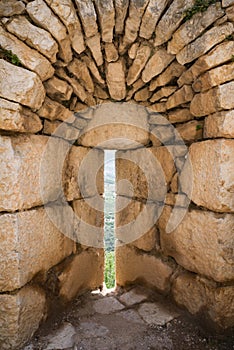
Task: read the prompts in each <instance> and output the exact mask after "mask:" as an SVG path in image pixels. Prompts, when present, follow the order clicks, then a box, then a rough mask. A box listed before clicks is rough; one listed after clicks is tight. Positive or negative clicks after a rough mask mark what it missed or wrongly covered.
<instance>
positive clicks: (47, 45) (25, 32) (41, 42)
mask: <svg viewBox="0 0 234 350" xmlns="http://www.w3.org/2000/svg"><path fill="white" fill-rule="evenodd" d="M7 30H8V31H9V32H11V33H12V34H14V35H16V36H17V37H18V38H19V39H21V40H22V41H24V42H25V43H26V44H27V45H29V46H31V47H33V48H34V49H36V50H37V51H39V52H40V53H42V54H43V55H44V56H46V57H47V58H48V59H49V60H50V61H51V62H52V63H54V62H56V55H57V52H58V45H57V43H56V41H55V40H54V39H53V38H52V36H51V35H50V33H48V32H47V31H46V30H44V29H42V28H39V27H37V26H34V25H33V24H32V23H30V22H29V21H28V20H27V18H26V17H23V16H19V17H15V18H13V19H12V21H11V22H10V23H9V24H7Z"/></svg>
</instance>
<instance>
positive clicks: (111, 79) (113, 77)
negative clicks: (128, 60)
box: [106, 60, 126, 101]
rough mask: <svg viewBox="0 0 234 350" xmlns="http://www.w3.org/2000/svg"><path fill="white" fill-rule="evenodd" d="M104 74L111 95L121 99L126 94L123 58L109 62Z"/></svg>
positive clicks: (118, 99) (115, 98)
mask: <svg viewBox="0 0 234 350" xmlns="http://www.w3.org/2000/svg"><path fill="white" fill-rule="evenodd" d="M106 74H107V85H108V89H109V92H110V95H111V97H112V98H113V99H114V100H117V101H121V100H123V99H124V98H125V96H126V86H125V66H124V62H123V60H119V61H117V62H113V63H109V64H108V66H107V73H106Z"/></svg>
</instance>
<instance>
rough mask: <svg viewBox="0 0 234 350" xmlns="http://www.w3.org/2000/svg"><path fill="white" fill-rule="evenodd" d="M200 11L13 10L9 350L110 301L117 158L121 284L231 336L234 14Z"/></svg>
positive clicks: (6, 260) (57, 4)
mask: <svg viewBox="0 0 234 350" xmlns="http://www.w3.org/2000/svg"><path fill="white" fill-rule="evenodd" d="M94 3H95V4H94ZM194 3H195V2H194V1H188V0H186V1H185V0H174V1H161V2H159V3H158V4H157V5H155V2H154V1H148V0H143V1H140V2H139V1H137V0H131V1H122V0H118V1H117V0H115V1H112V0H110V1H104V0H100V1H96V0H95V1H91V0H85V1H79V0H74V1H73V0H63V1H60V0H53V1H51V0H33V1H16V0H10V1H9V0H7V1H6V0H3V1H2V2H1V4H0V17H1V27H0V42H1V48H0V169H1V171H0V242H1V244H0V263H1V274H0V329H1V332H0V347H1V349H19V348H20V347H21V346H23V344H24V343H25V342H26V341H27V340H28V339H29V338H30V337H31V336H32V335H33V333H34V332H35V331H36V330H37V328H38V327H39V325H40V323H41V322H43V320H45V318H46V316H47V315H48V314H49V312H50V308H49V303H48V300H51V298H52V299H53V298H54V299H56V300H60V301H61V302H64V303H65V302H68V301H70V300H72V298H74V297H75V296H77V295H79V294H81V293H83V292H85V291H88V290H93V289H96V288H101V286H102V284H103V269H104V248H103V237H104V235H103V220H104V215H103V208H104V199H103V192H104V188H103V183H104V179H103V162H104V150H105V149H116V150H117V152H116V181H117V189H116V192H117V199H116V211H117V212H116V238H117V246H116V284H117V285H118V286H123V287H124V286H127V285H129V284H144V285H147V286H148V287H149V288H152V289H155V290H157V291H159V292H160V293H162V294H164V295H167V296H170V297H171V298H172V299H173V300H174V301H175V302H176V303H177V304H178V305H179V306H181V307H184V308H186V309H187V310H188V311H189V312H190V313H191V314H193V315H205V316H206V317H205V319H206V320H208V321H209V324H210V323H211V324H212V325H213V326H214V327H215V328H216V329H219V330H221V331H224V330H226V329H228V328H229V327H233V326H234V298H233V295H234V284H233V282H234V265H233V257H234V253H233V247H234V231H233V227H234V214H233V212H234V201H233V198H234V197H233V192H234V178H233V173H234V172H233V168H234V163H233V152H234V140H233V137H234V122H233V119H234V118H233V117H234V114H233V107H234V82H233V78H234V75H233V72H234V70H233V53H234V41H233V35H234V34H233V30H234V26H233V25H234V16H233V13H234V1H232V0H228V1H227V0H226V1H225V0H223V1H217V2H215V3H214V4H211V5H210V6H207V10H206V11H204V12H197V13H195V14H194V15H193V16H192V17H191V18H189V16H186V13H190V12H191V11H187V10H190V9H192V8H193V6H194ZM68 9H69V11H68ZM186 11H187V12H186Z"/></svg>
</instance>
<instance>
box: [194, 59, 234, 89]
mask: <svg viewBox="0 0 234 350" xmlns="http://www.w3.org/2000/svg"><path fill="white" fill-rule="evenodd" d="M231 80H234V63H230V64H226V65H223V66H221V67H217V68H214V69H211V70H209V71H208V72H206V73H205V74H203V75H201V76H200V77H199V78H198V79H197V80H195V82H194V83H193V90H194V91H196V92H199V91H206V90H209V89H211V88H212V87H214V86H217V85H221V84H223V83H225V82H226V81H231Z"/></svg>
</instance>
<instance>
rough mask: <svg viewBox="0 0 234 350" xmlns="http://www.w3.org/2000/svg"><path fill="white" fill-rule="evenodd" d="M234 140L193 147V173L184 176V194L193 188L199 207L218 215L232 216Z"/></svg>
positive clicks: (194, 197)
mask: <svg viewBox="0 0 234 350" xmlns="http://www.w3.org/2000/svg"><path fill="white" fill-rule="evenodd" d="M233 148H234V142H233V140H225V139H219V140H208V141H203V142H200V143H194V144H192V145H191V146H190V149H189V156H190V160H191V163H192V173H191V169H190V170H189V169H188V168H186V167H185V168H184V169H183V172H182V174H181V176H180V181H181V186H182V192H184V193H187V192H188V189H187V187H188V185H189V182H188V180H189V181H190V182H191V181H192V184H193V190H192V195H191V199H192V201H193V202H194V203H196V204H197V205H199V206H203V207H205V208H207V209H210V210H213V211H217V212H231V211H233V210H234V202H233V180H234V179H233V166H234V164H233Z"/></svg>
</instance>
